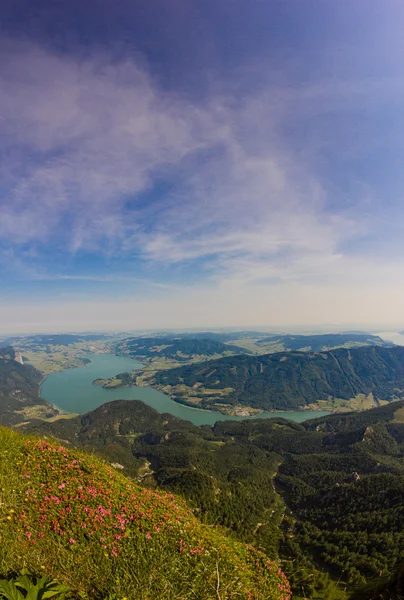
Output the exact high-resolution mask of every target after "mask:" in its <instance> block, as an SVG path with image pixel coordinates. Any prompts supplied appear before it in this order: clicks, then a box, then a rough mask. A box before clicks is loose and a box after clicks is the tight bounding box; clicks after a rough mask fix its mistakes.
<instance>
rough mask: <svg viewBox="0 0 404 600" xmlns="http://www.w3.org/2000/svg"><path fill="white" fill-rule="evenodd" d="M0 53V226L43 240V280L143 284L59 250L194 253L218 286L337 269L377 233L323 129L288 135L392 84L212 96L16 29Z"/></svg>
mask: <svg viewBox="0 0 404 600" xmlns="http://www.w3.org/2000/svg"><path fill="white" fill-rule="evenodd" d="M1 57H2V58H1V60H0V111H1V115H2V118H1V120H0V134H1V140H2V141H1V148H0V149H1V153H2V154H1V156H2V161H1V177H2V195H1V198H0V202H1V204H0V210H1V220H0V238H1V243H2V245H3V247H4V248H6V249H8V250H6V251H9V252H10V251H11V249H12V250H13V252H14V254H15V252H22V249H25V250H26V248H27V245H29V246H30V248H32V249H33V250H32V251H33V254H34V255H35V253H36V254H37V256H38V258H39V260H38V262H40V263H42V268H41V270H39V271H38V274H37V277H38V278H39V279H41V278H44V279H45V278H47V277H55V279H59V280H66V281H67V280H72V281H73V280H76V281H79V280H83V281H84V280H87V281H91V280H93V281H118V280H119V281H120V282H125V281H126V282H129V281H130V282H135V281H139V282H140V283H141V282H143V281H144V280H143V278H139V277H137V276H136V272H133V273H130V274H129V275H128V276H127V278H125V277H123V278H122V277H121V276H120V275H111V274H108V272H107V268H106V272H105V275H104V274H102V275H98V274H95V275H92V274H91V273H89V274H87V275H86V274H84V275H83V274H81V273H78V274H76V273H70V272H69V271H68V270H67V271H66V272H63V271H61V270H60V264H58V265H57V268H58V269H59V271H58V272H56V271H54V270H52V271H51V272H50V274H49V272H47V270H46V268H43V265H44V256H45V255H46V253H49V252H54V251H58V252H61V253H64V254H65V255H66V256H68V255H70V256H74V255H77V254H78V253H80V252H87V253H88V252H90V253H94V254H96V255H98V256H99V255H103V256H105V257H107V258H108V257H120V256H121V257H124V258H125V259H130V260H132V264H134V261H143V262H145V263H150V264H152V263H153V264H162V265H176V264H183V263H192V262H195V263H198V268H201V269H203V271H202V272H203V276H204V277H208V278H209V279H210V280H211V282H213V283H215V282H216V283H217V282H218V281H222V282H223V281H227V280H228V281H234V282H236V283H240V282H253V283H254V282H255V283H259V282H260V281H264V282H265V281H269V280H273V281H283V282H299V281H306V282H310V281H312V280H316V279H317V278H318V277H322V276H324V273H328V274H330V273H333V272H335V273H337V271H338V269H339V268H340V267H339V265H341V264H345V265H346V261H347V257H346V256H344V252H343V251H342V250H341V246H342V245H343V244H345V243H346V242H347V241H349V240H350V239H353V238H358V237H360V236H361V235H363V234H365V233H366V232H367V231H369V229H370V225H369V222H368V221H367V220H366V219H365V218H364V217H363V214H361V215H359V214H358V211H356V210H355V207H356V205H360V204H361V203H362V202H363V197H358V196H355V197H352V198H350V199H349V202H347V203H346V204H347V208H346V209H344V208H343V203H340V204H338V205H337V204H335V203H334V204H333V202H332V194H330V190H329V189H327V186H326V185H325V184H324V179H321V178H320V177H319V176H318V171H317V164H316V161H315V159H316V158H318V154H317V157H316V152H317V153H318V151H319V142H318V140H311V143H308V148H307V152H302V151H301V148H300V147H298V146H296V144H293V143H291V141H290V138H289V136H288V133H287V132H288V130H289V129H290V128H292V127H293V124H294V123H296V126H298V124H299V122H300V121H301V120H302V119H305V118H306V119H308V118H309V117H310V115H317V116H318V115H321V114H324V113H328V114H329V113H330V111H332V110H335V111H338V110H342V109H343V107H344V106H345V105H346V103H352V101H353V100H352V98H354V99H355V98H356V99H357V98H359V99H360V98H362V100H363V98H364V97H365V95H366V93H368V92H369V89H373V90H379V91H380V93H382V94H384V93H385V88H383V86H381V84H380V82H377V81H376V82H372V81H366V82H362V84H361V83H360V82H359V83H358V82H356V83H355V84H351V83H349V82H338V81H337V82H335V81H329V82H326V83H324V84H323V85H320V84H318V83H315V84H314V85H313V86H307V87H304V88H299V89H296V88H293V87H282V86H279V85H275V84H273V83H272V82H271V80H270V76H269V77H268V80H267V83H266V84H265V86H263V88H262V89H261V90H260V91H259V92H257V91H256V92H253V91H252V92H251V93H250V94H247V95H244V96H243V98H242V99H237V97H236V96H235V95H234V94H233V95H232V96H227V95H226V93H225V91H223V90H221V91H220V92H219V91H216V92H213V93H212V94H211V96H210V98H208V100H205V101H204V102H203V103H200V104H198V103H196V102H193V103H192V102H191V101H189V100H185V99H182V98H181V97H179V96H178V95H176V94H174V93H169V92H167V91H162V90H161V89H160V88H159V86H158V84H157V83H156V82H155V81H154V80H153V79H152V78H151V76H150V75H149V74H148V73H147V72H146V71H145V70H144V68H140V67H139V66H137V65H136V64H135V63H134V62H133V60H129V59H126V60H124V61H122V62H116V61H115V62H114V61H112V60H110V59H109V58H108V57H107V56H106V55H98V56H97V57H95V58H94V57H93V58H91V59H83V60H80V61H79V60H77V59H73V58H71V57H66V56H59V55H56V54H51V53H50V52H48V51H45V50H43V49H41V48H40V47H38V46H35V45H30V44H21V43H19V44H16V43H14V42H13V41H12V40H3V42H2V52H1ZM389 85H390V86H392V88H394V90H395V91H396V93H402V92H403V89H402V86H401V84H399V83H398V82H397V81H396V80H391V81H389ZM233 92H234V90H233ZM362 100H359V101H358V100H356V101H357V102H359V104H360V102H361V101H362ZM354 102H355V100H354ZM297 109H298V110H297ZM162 181H163V182H165V184H166V185H165V186H164V187H163V189H164V190H166V191H164V192H161V191H159V189H158V185H159V183H160V182H162ZM168 182H169V184H168ZM363 187H364V189H366V197H367V198H368V197H370V196H371V193H372V191H371V189H370V190H369V189H368V188H366V186H365V185H364V186H363ZM19 248H20V250H18V249H19ZM18 260H19V261H22V262H24V260H23V258H22V254H21V256H20V257H19V258H18ZM32 262H35V256H34V257H33V258H32ZM156 283H157V285H160V283H159V282H156Z"/></svg>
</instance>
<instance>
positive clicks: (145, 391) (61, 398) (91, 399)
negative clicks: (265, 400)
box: [41, 354, 329, 425]
mask: <svg viewBox="0 0 404 600" xmlns="http://www.w3.org/2000/svg"><path fill="white" fill-rule="evenodd" d="M86 358H89V359H90V360H91V363H88V364H87V365H86V366H85V367H79V368H76V369H65V370H64V371H60V372H59V373H52V374H51V375H49V376H48V377H47V378H46V379H45V381H44V382H43V384H42V388H41V396H42V398H44V399H45V400H47V401H48V402H50V403H51V404H54V405H55V406H56V407H57V408H59V409H60V410H61V411H63V412H68V413H85V412H88V411H90V410H94V409H95V408H97V407H98V406H101V404H105V402H110V401H111V400H142V401H143V402H145V403H146V404H148V405H149V406H151V407H153V408H154V409H156V410H157V411H158V412H160V413H170V414H172V415H175V416H176V417H180V418H181V419H186V420H188V421H192V423H194V424H195V425H213V424H214V423H216V421H224V420H227V419H231V420H234V421H242V420H243V419H246V417H231V416H227V415H222V414H221V413H218V412H213V411H207V410H200V409H195V408H190V407H188V406H183V405H181V404H178V403H177V402H174V400H171V398H170V397H169V396H167V394H163V393H162V392H159V391H158V390H154V389H152V388H148V387H131V388H120V389H118V390H105V389H103V388H102V387H101V386H99V385H93V381H94V379H98V378H100V379H107V378H109V377H112V376H114V375H117V374H118V373H124V372H130V371H133V370H134V369H141V368H142V363H140V362H139V361H136V360H133V359H131V358H123V357H121V356H114V355H112V354H90V355H86ZM327 414H329V413H327V412H326V411H321V410H316V411H310V412H303V411H290V412H289V411H288V412H277V413H271V412H270V413H261V414H260V415H257V416H256V417H255V418H260V419H268V418H270V419H273V418H274V417H284V418H285V419H291V420H292V421H297V422H301V421H306V420H307V419H315V418H317V417H323V416H325V415H327Z"/></svg>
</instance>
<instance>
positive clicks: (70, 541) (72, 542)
mask: <svg viewBox="0 0 404 600" xmlns="http://www.w3.org/2000/svg"><path fill="white" fill-rule="evenodd" d="M68 542H69V544H75V543H76V540H74V539H73V538H69V539H68Z"/></svg>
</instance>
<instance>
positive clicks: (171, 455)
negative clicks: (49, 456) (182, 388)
mask: <svg viewBox="0 0 404 600" xmlns="http://www.w3.org/2000/svg"><path fill="white" fill-rule="evenodd" d="M403 409H404V401H400V402H394V403H391V404H389V405H388V406H383V407H381V408H377V409H374V410H372V411H365V412H361V413H350V414H345V415H330V416H329V417H326V418H324V419H319V420H317V421H312V422H309V423H307V424H305V423H304V424H298V423H294V422H291V421H287V420H285V419H278V418H274V419H256V420H248V421H222V422H218V423H216V425H215V426H214V427H208V426H202V427H197V426H194V425H192V424H191V423H188V422H186V421H181V420H179V419H175V418H173V417H169V416H168V415H160V414H159V413H157V412H156V411H154V410H153V409H151V408H150V407H148V406H146V405H144V404H143V403H141V402H138V401H116V402H110V403H108V404H106V405H104V406H102V407H99V408H98V409H96V410H95V411H92V412H91V413H89V414H88V415H82V416H81V417H77V418H75V419H72V420H70V421H57V422H55V423H46V424H45V423H44V424H43V425H41V426H40V428H39V429H37V432H38V433H40V434H41V435H47V436H48V435H53V436H56V437H58V438H59V439H62V440H64V441H65V442H68V441H69V442H70V443H72V444H74V445H77V446H81V447H86V448H94V449H96V450H97V452H100V453H101V454H103V456H105V457H107V458H108V459H109V460H110V461H111V462H118V463H120V464H121V465H122V467H123V470H124V472H125V473H129V474H131V475H132V476H133V477H135V478H137V479H138V480H139V481H141V482H142V484H143V485H147V486H149V487H151V488H154V487H156V486H157V487H159V488H163V489H165V490H169V491H175V492H178V493H180V494H182V495H183V496H184V497H185V498H187V500H188V501H189V502H190V504H191V506H193V507H194V510H195V511H196V514H198V516H199V517H200V518H201V519H202V520H204V521H206V522H207V523H210V524H220V525H222V526H223V527H225V528H227V530H228V531H230V532H232V534H233V535H235V536H236V537H237V538H239V539H240V540H242V541H247V542H251V543H253V544H254V545H256V546H260V547H262V548H263V549H264V550H265V552H266V553H267V554H268V555H269V556H270V557H272V558H275V557H276V556H279V557H280V558H281V561H282V566H283V568H284V570H285V571H286V572H287V574H288V576H289V577H290V579H291V582H292V584H293V586H294V589H295V591H296V592H297V593H300V594H302V593H303V591H304V594H305V595H306V597H308V596H309V595H312V594H313V598H321V599H322V600H327V599H330V600H331V598H332V599H335V598H337V597H341V598H346V595H344V594H343V593H342V592H341V596H339V592H338V590H336V582H337V581H338V580H339V581H340V582H342V587H344V585H348V587H349V590H350V594H351V593H352V594H354V595H356V593H357V592H358V593H359V591H361V590H362V588H363V586H365V587H366V586H368V588H369V589H371V590H372V594H373V592H374V590H375V589H377V588H378V587H379V586H383V585H385V584H386V581H388V580H389V578H390V577H391V576H393V575H394V574H395V572H396V570H397V569H398V567H399V565H400V564H401V562H403V561H404V534H403V532H402V518H403V515H404V465H403V461H402V457H403V455H404V423H403V421H404V418H403V417H404V415H403ZM368 416H369V417H370V418H369V419H368V418H367V417H368ZM364 417H365V418H366V420H365V421H363V420H362V419H363V418H364ZM335 419H338V421H337V422H335ZM274 477H275V488H276V489H275V488H274V486H273V478H274ZM330 575H331V578H330ZM369 586H370V587H369ZM368 588H366V589H368ZM362 591H363V590H362ZM364 593H365V595H364V596H362V597H363V598H370V597H371V595H369V593H368V592H366V591H365V592H364ZM366 594H368V595H366Z"/></svg>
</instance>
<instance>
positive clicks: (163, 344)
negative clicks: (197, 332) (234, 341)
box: [114, 336, 251, 362]
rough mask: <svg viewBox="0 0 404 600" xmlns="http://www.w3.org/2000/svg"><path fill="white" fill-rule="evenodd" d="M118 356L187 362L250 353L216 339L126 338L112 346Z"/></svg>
mask: <svg viewBox="0 0 404 600" xmlns="http://www.w3.org/2000/svg"><path fill="white" fill-rule="evenodd" d="M114 351H115V352H116V354H118V355H119V356H130V357H140V358H146V359H153V358H162V359H167V360H168V359H174V360H176V361H178V362H187V361H189V360H190V359H193V358H195V357H214V356H217V355H222V356H223V355H224V356H226V355H229V354H231V355H235V354H242V353H243V354H250V353H251V352H250V351H248V350H245V349H244V348H240V347H238V346H233V345H231V344H224V343H223V342H221V341H218V340H217V339H211V338H209V337H208V338H205V337H200V338H199V337H197V338H191V337H188V336H186V337H184V338H182V337H178V338H176V337H171V338H170V337H150V338H146V337H145V338H128V339H126V340H122V341H120V342H118V343H116V344H115V345H114Z"/></svg>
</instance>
